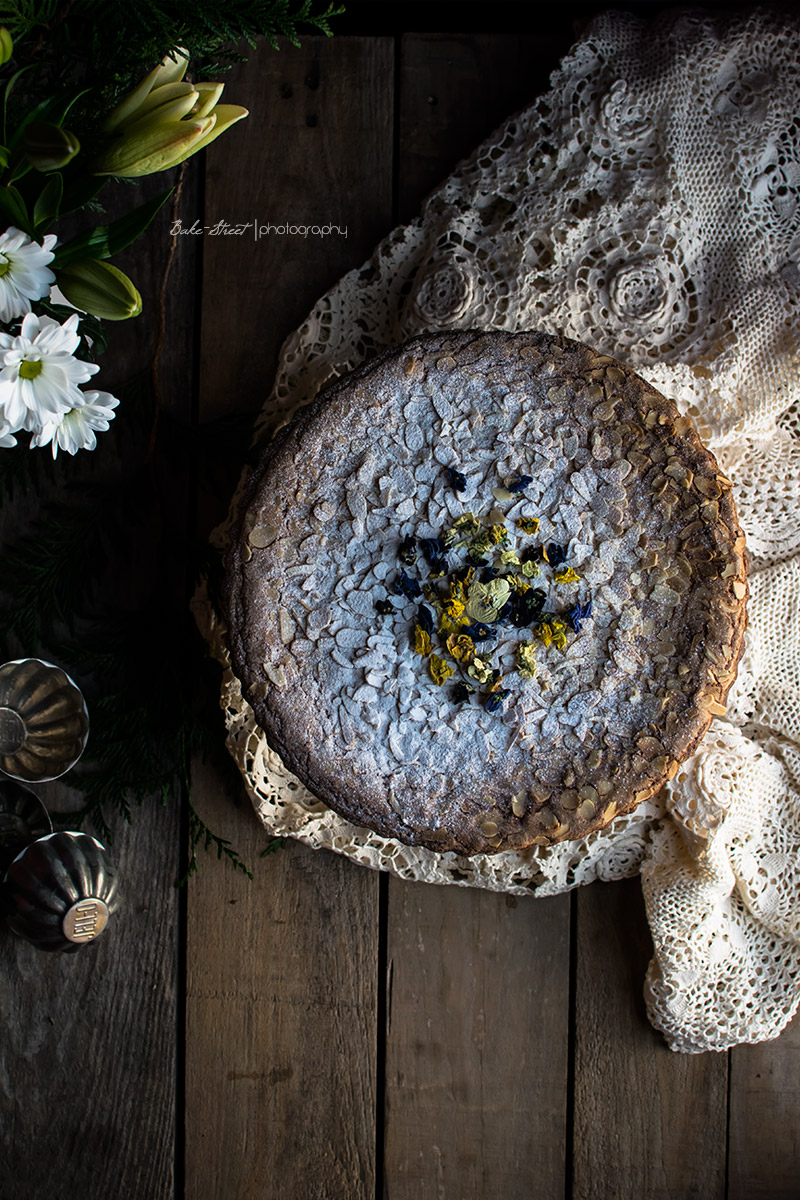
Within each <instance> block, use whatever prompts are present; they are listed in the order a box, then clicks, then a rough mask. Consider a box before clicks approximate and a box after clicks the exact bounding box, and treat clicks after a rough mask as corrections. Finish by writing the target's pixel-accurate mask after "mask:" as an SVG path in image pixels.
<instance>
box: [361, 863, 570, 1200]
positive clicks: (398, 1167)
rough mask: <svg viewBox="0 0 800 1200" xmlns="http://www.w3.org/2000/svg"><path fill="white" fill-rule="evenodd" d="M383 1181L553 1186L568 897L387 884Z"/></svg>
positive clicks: (457, 1189)
mask: <svg viewBox="0 0 800 1200" xmlns="http://www.w3.org/2000/svg"><path fill="white" fill-rule="evenodd" d="M388 922H389V935H388V937H389V940H388V985H387V986H388V989H389V993H388V1000H387V1035H386V1044H387V1048H386V1148H385V1180H386V1183H385V1190H384V1195H386V1196H387V1197H390V1198H391V1200H405V1198H408V1200H411V1198H412V1197H419V1196H428V1195H430V1196H445V1197H451V1196H452V1197H461V1196H464V1197H466V1196H476V1197H477V1196H480V1197H481V1200H494V1198H495V1197H496V1198H497V1200H528V1198H529V1197H531V1196H536V1197H537V1198H541V1200H550V1198H551V1197H552V1198H555V1197H562V1196H563V1195H564V1140H565V1128H566V1100H567V1067H568V1064H567V1046H568V1024H569V1011H568V1010H569V898H568V897H566V896H564V897H561V896H559V897H555V898H554V899H549V900H535V899H533V898H530V899H528V898H525V899H521V900H517V899H516V897H512V896H503V895H498V894H495V893H489V892H482V891H477V890H475V889H468V890H467V889H461V888H454V887H433V886H430V885H426V884H399V883H396V881H394V880H393V881H392V882H391V886H390V889H389V909H388Z"/></svg>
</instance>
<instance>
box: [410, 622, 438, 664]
mask: <svg viewBox="0 0 800 1200" xmlns="http://www.w3.org/2000/svg"><path fill="white" fill-rule="evenodd" d="M413 648H414V653H415V654H419V655H421V657H422V658H427V657H428V655H429V654H430V652H431V650H432V649H433V647H432V645H431V635H430V634H429V633H428V631H427V630H426V629H423V628H422V626H421V625H415V626H414V641H413Z"/></svg>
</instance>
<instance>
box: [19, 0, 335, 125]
mask: <svg viewBox="0 0 800 1200" xmlns="http://www.w3.org/2000/svg"><path fill="white" fill-rule="evenodd" d="M342 12H344V7H343V6H342V5H340V4H337V3H334V2H329V3H327V5H323V6H318V5H317V3H316V2H315V0H193V3H192V4H191V5H188V4H185V3H182V2H181V0H139V2H138V3H137V4H120V3H119V2H118V0H61V2H57V0H0V25H5V26H6V28H7V29H8V30H9V32H10V33H11V36H12V38H13V39H14V43H15V62H16V63H17V65H19V66H25V65H28V64H29V63H35V64H36V65H37V67H38V70H37V71H35V72H32V74H33V75H34V76H35V77H36V78H35V86H36V87H37V88H39V89H40V90H41V88H42V87H44V89H45V90H46V91H48V92H56V91H59V90H60V89H62V88H67V87H86V88H90V89H92V93H91V95H90V96H89V97H87V98H85V99H83V100H81V101H79V102H78V104H77V105H76V108H75V110H74V111H73V113H72V114H71V117H70V127H71V128H74V129H75V132H76V133H77V134H78V136H79V137H81V136H82V135H84V134H86V133H87V132H91V130H92V129H94V128H96V127H97V125H98V124H99V123H100V121H101V120H102V118H103V117H104V116H105V114H106V113H107V112H108V111H110V109H111V108H112V107H113V105H114V104H115V103H116V102H117V100H118V99H119V98H120V96H121V95H122V94H123V93H124V92H126V91H128V90H129V89H130V88H131V86H132V85H133V84H135V83H136V82H138V80H139V79H140V78H141V77H143V76H144V75H145V74H146V73H147V72H148V71H149V70H150V69H151V68H152V67H154V66H155V65H156V63H158V62H160V60H161V59H162V58H163V57H164V55H166V54H168V53H169V52H170V51H172V50H174V49H175V48H176V47H178V46H181V47H184V48H185V49H186V50H187V51H188V53H189V56H190V67H191V69H192V70H195V71H197V72H200V73H204V74H205V73H215V72H219V71H222V70H226V69H227V68H228V67H230V66H231V64H232V63H235V62H242V61H244V59H243V56H242V55H241V54H239V53H238V52H237V51H236V50H235V49H234V48H233V47H235V45H236V44H237V43H240V42H242V41H244V42H246V43H247V44H248V45H249V46H255V45H256V42H257V39H258V38H259V37H264V38H265V39H266V41H267V42H268V43H269V45H270V46H272V47H274V48H276V49H277V48H278V47H279V42H278V39H279V38H281V37H283V38H286V39H287V41H289V42H290V44H291V45H293V46H297V45H299V44H300V38H301V36H302V35H303V33H321V34H324V35H325V36H326V37H330V36H331V35H332V32H333V30H332V28H331V20H332V19H333V18H334V17H336V16H338V15H339V14H341V13H342ZM30 82H34V81H29V80H27V79H25V80H23V85H24V86H25V87H27V86H28V85H29V83H30Z"/></svg>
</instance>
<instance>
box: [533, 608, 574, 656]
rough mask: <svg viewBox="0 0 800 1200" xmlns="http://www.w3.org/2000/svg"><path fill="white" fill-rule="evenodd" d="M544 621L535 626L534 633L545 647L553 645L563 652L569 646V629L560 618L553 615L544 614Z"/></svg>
mask: <svg viewBox="0 0 800 1200" xmlns="http://www.w3.org/2000/svg"><path fill="white" fill-rule="evenodd" d="M542 616H543V618H544V619H543V620H541V621H539V623H538V624H537V625H535V626H534V633H535V634H536V636H537V637H538V638H541V640H542V641H543V642H544V644H545V646H550V645H553V646H555V647H556V649H557V650H563V649H564V647H565V646H566V644H567V627H566V625H565V624H564V622H563V621H562V620H561V618H560V617H556V616H554V614H553V613H547V614H546V615H545V614H542Z"/></svg>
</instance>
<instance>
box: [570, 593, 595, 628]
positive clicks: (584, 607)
mask: <svg viewBox="0 0 800 1200" xmlns="http://www.w3.org/2000/svg"><path fill="white" fill-rule="evenodd" d="M591 615H592V602H591V600H587V601H586V603H585V604H573V606H572V608H570V609H568V610H567V620H568V621H569V623H570V625H571V626H572V628H573V629H574V630H575V632H576V633H580V629H581V625H582V624H583V622H584V621H588V619H589V617H591Z"/></svg>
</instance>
